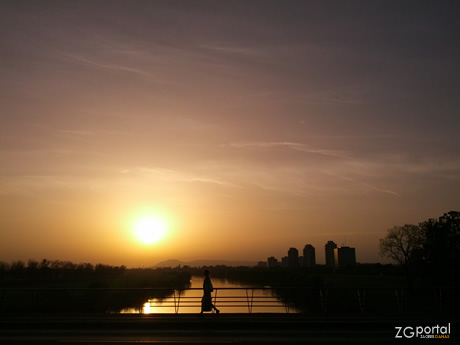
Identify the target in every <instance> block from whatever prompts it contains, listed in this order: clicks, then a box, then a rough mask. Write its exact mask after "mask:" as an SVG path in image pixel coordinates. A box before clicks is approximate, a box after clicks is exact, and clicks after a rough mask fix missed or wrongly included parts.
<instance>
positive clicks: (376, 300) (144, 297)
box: [0, 287, 460, 315]
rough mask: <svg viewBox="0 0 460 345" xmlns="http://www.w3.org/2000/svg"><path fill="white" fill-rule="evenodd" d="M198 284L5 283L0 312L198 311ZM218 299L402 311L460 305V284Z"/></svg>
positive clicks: (251, 304) (313, 308) (246, 307)
mask: <svg viewBox="0 0 460 345" xmlns="http://www.w3.org/2000/svg"><path fill="white" fill-rule="evenodd" d="M202 293H203V291H202V289H198V288H184V289H173V288H0V312H63V311H67V312H98V313H99V312H140V313H187V312H190V313H196V312H200V310H201V298H202ZM212 300H213V304H214V305H215V306H216V307H217V308H218V309H220V310H221V311H222V312H230V313H254V312H257V313H260V312H268V313H296V312H304V313H311V314H373V315H374V314H380V315H382V314H385V315H388V314H403V313H412V314H420V313H422V314H423V313H430V314H432V313H447V314H455V313H457V312H458V310H459V309H460V294H458V288H454V287H452V288H445V287H443V288H410V289H409V288H399V287H396V288H364V287H353V288H324V287H316V288H313V287H310V288H300V287H299V288H295V287H294V288H293V287H290V288H286V287H278V288H275V287H263V288H261V287H240V288H219V287H216V288H214V291H213V293H212Z"/></svg>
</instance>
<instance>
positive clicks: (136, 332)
mask: <svg viewBox="0 0 460 345" xmlns="http://www.w3.org/2000/svg"><path fill="white" fill-rule="evenodd" d="M458 321H459V320H458V318H457V320H440V319H436V318H435V317H433V319H432V320H427V319H426V318H425V319H417V318H409V319H408V318H396V319H395V318H394V317H391V318H390V317H388V318H386V317H378V318H371V317H365V318H364V317H332V316H325V317H308V316H305V315H301V314H288V315H286V314H220V315H216V314H204V315H199V314H198V315H197V314H179V315H177V314H173V315H171V314H156V315H119V314H109V315H65V314H64V315H49V314H42V315H40V314H29V315H27V314H23V315H14V314H13V315H12V314H10V315H5V314H0V344H39V345H41V344H74V345H75V344H112V345H113V344H139V343H142V344H229V343H230V344H299V343H300V344H304V343H311V344H341V343H353V344H369V343H372V344H387V343H389V342H393V341H395V340H397V339H395V334H396V331H395V326H416V325H423V326H425V325H436V324H447V322H450V323H451V324H455V325H458ZM453 336H454V335H451V339H449V344H458V343H460V342H458V339H454V338H452V337H453ZM398 340H401V341H403V340H402V339H398ZM409 340H410V339H409ZM412 340H413V339H412ZM423 340H424V343H430V340H432V341H433V342H436V341H437V343H439V339H423Z"/></svg>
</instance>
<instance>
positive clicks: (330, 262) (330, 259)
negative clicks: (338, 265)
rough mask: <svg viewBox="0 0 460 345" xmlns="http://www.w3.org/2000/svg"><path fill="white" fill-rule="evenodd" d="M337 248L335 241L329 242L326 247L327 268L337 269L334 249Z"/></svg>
mask: <svg viewBox="0 0 460 345" xmlns="http://www.w3.org/2000/svg"><path fill="white" fill-rule="evenodd" d="M336 248H337V244H335V242H334V241H328V242H327V243H326V245H325V252H326V266H327V267H335V264H334V249H336Z"/></svg>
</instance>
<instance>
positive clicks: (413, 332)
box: [395, 322, 450, 339]
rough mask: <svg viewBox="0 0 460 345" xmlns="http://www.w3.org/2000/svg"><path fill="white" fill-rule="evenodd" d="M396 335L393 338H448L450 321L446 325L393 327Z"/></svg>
mask: <svg viewBox="0 0 460 345" xmlns="http://www.w3.org/2000/svg"><path fill="white" fill-rule="evenodd" d="M395 329H396V335H395V338H414V337H415V338H433V339H434V338H438V339H449V338H450V322H449V323H448V324H447V325H446V326H440V325H436V326H415V327H411V326H407V327H399V326H397V327H395Z"/></svg>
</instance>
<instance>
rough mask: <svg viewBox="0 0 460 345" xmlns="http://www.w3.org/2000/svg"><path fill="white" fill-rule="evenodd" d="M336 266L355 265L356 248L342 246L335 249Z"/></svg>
mask: <svg viewBox="0 0 460 345" xmlns="http://www.w3.org/2000/svg"><path fill="white" fill-rule="evenodd" d="M334 264H335V267H346V266H353V265H355V264H356V251H355V248H350V247H340V248H335V249H334Z"/></svg>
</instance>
